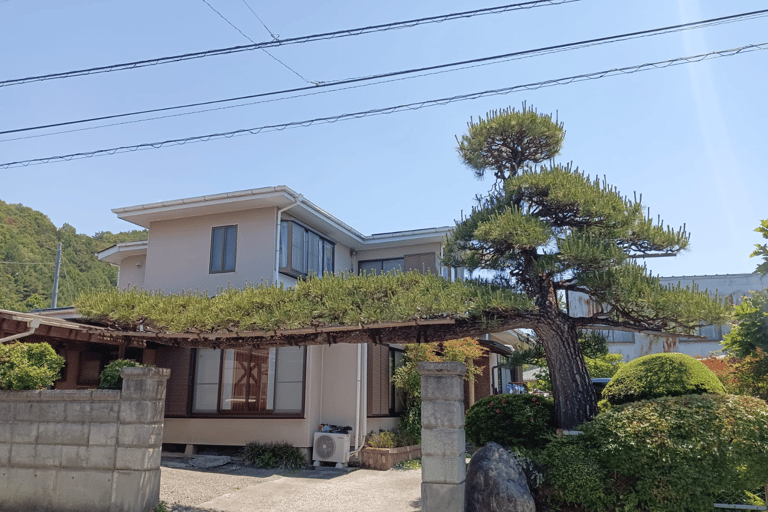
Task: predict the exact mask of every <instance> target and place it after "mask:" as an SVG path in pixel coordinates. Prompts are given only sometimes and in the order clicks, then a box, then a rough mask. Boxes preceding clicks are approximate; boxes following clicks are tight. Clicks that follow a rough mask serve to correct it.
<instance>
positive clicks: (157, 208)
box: [99, 185, 453, 261]
mask: <svg viewBox="0 0 768 512" xmlns="http://www.w3.org/2000/svg"><path fill="white" fill-rule="evenodd" d="M258 208H277V209H283V208H290V209H289V210H286V214H289V215H290V216H291V217H293V218H296V219H297V220H300V221H304V222H306V223H308V224H310V225H311V226H313V227H315V228H317V229H320V230H322V231H323V232H324V234H326V235H328V236H330V237H332V238H334V239H335V240H337V241H339V242H341V243H343V244H344V245H347V246H348V247H350V248H351V249H353V250H362V249H368V248H374V247H375V248H386V247H390V246H397V245H408V244H409V243H425V242H442V241H443V240H444V239H445V237H446V235H448V234H449V233H450V232H451V231H452V229H453V228H451V227H449V226H444V227H436V228H427V229H417V230H410V231H394V232H391V233H379V234H375V235H370V236H366V235H363V234H362V233H360V232H359V231H357V230H356V229H354V228H352V227H351V226H349V225H348V224H346V223H344V222H342V221H341V220H339V219H338V218H336V217H334V216H333V215H331V214H330V213H328V212H326V211H325V210H323V209H322V208H320V207H319V206H317V205H316V204H314V203H313V202H311V201H309V200H308V199H306V198H305V197H304V196H303V195H302V194H299V193H298V192H296V191H294V190H292V189H291V188H289V187H287V186H285V185H280V186H276V187H263V188H254V189H250V190H240V191H236V192H227V193H224V194H214V195H209V196H197V197H188V198H184V199H176V200H173V201H162V202H158V203H149V204H142V205H137V206H127V207H124V208H115V209H113V210H112V212H114V213H116V214H117V216H118V217H119V218H121V219H123V220H126V221H128V222H132V223H134V224H137V225H139V226H142V227H144V228H149V226H150V223H152V222H156V221H162V220H171V219H179V218H184V217H196V216H200V215H210V214H215V213H223V212H233V211H241V210H252V209H258ZM144 244H145V245H144V250H146V242H145V243H144ZM125 245H129V244H118V246H115V247H117V248H114V250H113V248H112V247H110V248H109V249H105V250H104V251H102V252H100V253H99V257H100V259H106V258H108V257H113V256H118V255H119V256H121V257H125V256H128V255H129V254H127V253H125V254H122V253H120V251H121V250H123V249H122V247H123V246H125ZM132 249H134V250H141V247H140V246H139V245H136V246H134V247H133V248H132ZM110 250H112V252H110V253H108V254H106V253H107V251H110ZM124 250H126V251H128V250H131V249H129V248H126V249H124ZM107 261H109V260H107Z"/></svg>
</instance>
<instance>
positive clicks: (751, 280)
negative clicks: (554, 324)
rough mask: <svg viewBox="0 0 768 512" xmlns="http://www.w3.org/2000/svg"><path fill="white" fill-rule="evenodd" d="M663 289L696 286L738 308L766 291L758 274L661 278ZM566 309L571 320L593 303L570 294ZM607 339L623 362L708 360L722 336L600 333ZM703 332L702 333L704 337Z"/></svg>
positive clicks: (587, 311) (764, 281)
mask: <svg viewBox="0 0 768 512" xmlns="http://www.w3.org/2000/svg"><path fill="white" fill-rule="evenodd" d="M659 280H660V281H661V283H662V284H664V285H671V286H675V285H678V284H680V285H681V286H683V287H686V286H693V285H694V284H696V285H697V286H698V289H699V290H702V291H703V290H706V291H708V292H709V293H710V294H711V295H714V294H715V293H717V294H718V296H719V297H720V298H721V299H723V300H725V301H726V302H729V303H731V304H740V303H741V301H742V299H743V298H744V296H746V295H748V294H749V292H750V291H755V290H764V289H766V288H768V276H762V275H760V274H727V275H714V276H679V277H675V276H673V277H661V278H660V279H659ZM568 305H569V309H570V314H571V316H586V315H589V314H591V312H592V311H593V310H594V303H592V302H590V301H588V300H587V298H586V296H585V295H583V294H575V293H570V294H569V296H568ZM720 329H721V332H722V334H726V333H728V332H729V330H730V326H728V325H724V326H720ZM601 332H602V333H603V334H605V335H606V336H607V337H608V348H609V350H610V351H611V353H614V354H621V355H622V356H623V357H624V361H631V360H633V359H636V358H638V357H642V356H646V355H648V354H657V353H663V352H679V353H682V354H687V355H689V356H693V357H709V356H710V355H711V354H713V353H720V352H722V349H723V347H722V345H721V344H720V342H721V341H722V336H718V339H710V340H701V339H685V338H682V337H681V338H674V337H666V336H653V335H649V334H642V333H632V332H623V331H610V330H608V331H601ZM706 334H708V333H707V330H706V329H704V330H702V335H706Z"/></svg>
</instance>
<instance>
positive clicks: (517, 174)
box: [445, 105, 727, 428]
mask: <svg viewBox="0 0 768 512" xmlns="http://www.w3.org/2000/svg"><path fill="white" fill-rule="evenodd" d="M564 133H565V132H564V131H563V128H562V124H560V123H558V122H556V121H553V120H552V117H551V116H547V115H542V114H538V113H537V112H536V111H535V110H533V109H529V108H527V107H526V106H525V105H524V106H523V109H522V110H521V111H517V110H514V109H507V110H501V111H494V112H491V113H489V114H488V116H487V117H486V118H485V119H479V120H478V121H477V122H470V123H469V128H468V131H467V134H465V135H464V136H463V137H462V138H461V139H460V140H459V147H458V152H459V154H460V156H461V157H462V159H463V160H464V162H465V163H466V165H467V166H468V167H470V168H471V169H472V170H473V171H474V172H475V175H476V176H478V177H482V176H484V174H485V172H486V171H487V170H490V171H493V173H494V176H495V178H496V180H497V181H496V185H495V186H494V188H493V190H491V191H490V192H489V194H488V195H487V196H485V197H483V198H479V200H478V205H477V206H476V207H475V208H474V209H473V210H472V213H471V214H470V215H469V216H468V217H467V218H465V219H463V220H461V221H459V222H457V223H456V229H455V231H454V233H453V235H452V236H451V237H450V239H449V241H448V244H447V248H446V251H445V262H446V263H448V264H451V265H455V266H462V267H468V268H470V269H473V270H477V269H481V270H484V271H486V272H490V273H491V274H492V275H493V276H494V277H493V280H494V281H495V282H496V283H499V284H504V285H506V286H508V287H510V288H512V289H514V290H516V291H518V292H521V293H523V294H524V295H526V296H527V297H529V298H530V299H531V300H532V301H533V303H534V305H535V309H534V310H533V311H528V312H522V313H520V314H519V315H517V320H516V322H515V324H516V325H515V326H516V327H518V328H527V329H531V330H533V331H534V332H535V333H536V335H537V337H538V338H539V339H540V340H541V343H542V345H543V346H544V352H545V355H546V360H547V365H548V367H549V372H550V375H551V379H552V386H553V392H554V398H555V405H556V410H557V419H558V423H559V424H560V426H561V427H563V428H572V427H575V426H577V425H579V424H581V423H583V422H585V421H587V420H589V419H591V418H592V417H593V416H594V415H595V414H596V413H597V405H596V399H595V394H594V391H593V389H592V386H591V382H590V379H589V374H588V371H587V367H586V365H585V363H584V357H583V355H582V351H581V348H580V346H579V342H578V330H579V329H581V328H585V327H589V326H596V325H604V326H609V327H620V328H629V329H634V330H644V331H657V332H690V331H692V330H693V329H694V328H695V327H696V326H698V325H699V323H700V321H707V322H710V323H719V322H722V321H724V319H725V318H726V315H727V311H726V309H725V307H724V306H723V305H722V304H721V303H720V302H719V301H718V300H717V299H712V298H710V296H709V295H708V294H707V293H706V292H699V291H698V290H695V289H693V290H692V289H683V288H680V287H679V286H678V287H664V286H662V285H661V284H660V283H659V280H658V279H657V278H654V277H651V276H649V275H648V274H647V273H646V270H645V268H644V267H643V266H640V265H638V264H637V263H636V259H637V258H642V257H646V256H654V255H674V254H677V253H678V252H679V251H681V250H684V249H686V248H687V246H688V242H689V238H688V234H687V233H686V232H685V230H684V229H676V230H675V229H671V228H669V227H664V226H663V223H662V222H660V221H659V222H654V221H653V220H651V219H650V218H648V217H647V216H646V215H645V214H644V207H643V205H642V204H641V202H640V201H638V200H637V199H629V198H626V197H624V196H622V195H621V194H620V193H619V192H618V190H616V188H615V187H613V186H611V185H609V184H608V183H607V182H606V181H605V180H602V181H601V180H598V179H591V178H590V177H588V176H586V175H585V174H583V173H581V172H579V170H578V169H577V168H574V167H572V166H570V165H560V164H556V163H554V162H551V163H549V164H546V165H545V164H543V162H545V161H546V160H547V159H549V158H553V157H554V156H556V155H557V154H558V153H559V150H560V147H561V145H562V140H563V136H564ZM568 292H579V293H582V294H585V295H586V296H588V297H589V299H590V300H591V301H592V302H593V303H594V304H595V308H593V309H594V311H593V312H592V313H591V314H589V315H587V316H583V317H572V316H569V315H568V313H567V312H566V311H564V307H563V305H562V299H563V297H564V294H566V293H568Z"/></svg>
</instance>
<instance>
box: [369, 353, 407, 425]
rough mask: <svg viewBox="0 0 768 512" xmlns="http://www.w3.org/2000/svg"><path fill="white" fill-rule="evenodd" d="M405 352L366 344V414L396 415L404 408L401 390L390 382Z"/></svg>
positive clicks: (401, 362) (402, 360)
mask: <svg viewBox="0 0 768 512" xmlns="http://www.w3.org/2000/svg"><path fill="white" fill-rule="evenodd" d="M404 357H405V352H403V350H402V349H399V348H395V347H389V346H387V345H374V344H369V345H368V416H387V417H388V416H397V415H399V414H400V413H401V412H403V410H405V401H404V396H403V392H402V390H400V389H397V388H396V387H395V385H394V384H393V383H392V377H394V375H395V370H396V369H397V368H399V367H400V366H401V365H402V364H403V363H404Z"/></svg>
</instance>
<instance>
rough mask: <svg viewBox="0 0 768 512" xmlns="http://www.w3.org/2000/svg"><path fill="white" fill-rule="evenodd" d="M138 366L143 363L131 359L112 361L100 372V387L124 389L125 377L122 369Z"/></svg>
mask: <svg viewBox="0 0 768 512" xmlns="http://www.w3.org/2000/svg"><path fill="white" fill-rule="evenodd" d="M137 366H143V365H142V364H140V363H137V362H136V361H132V360H130V359H117V360H116V361H112V362H111V363H109V364H108V365H107V366H105V367H104V369H103V370H102V371H101V373H100V374H99V389H122V387H123V378H122V377H121V376H120V370H122V369H123V368H135V367H137Z"/></svg>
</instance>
